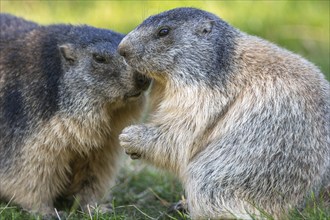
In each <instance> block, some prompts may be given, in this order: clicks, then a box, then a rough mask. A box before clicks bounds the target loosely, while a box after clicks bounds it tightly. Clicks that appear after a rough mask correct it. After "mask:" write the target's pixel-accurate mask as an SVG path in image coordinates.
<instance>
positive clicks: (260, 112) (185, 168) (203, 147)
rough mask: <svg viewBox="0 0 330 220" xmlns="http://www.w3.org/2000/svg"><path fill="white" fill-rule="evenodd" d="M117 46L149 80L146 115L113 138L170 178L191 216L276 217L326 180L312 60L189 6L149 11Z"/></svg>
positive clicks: (321, 108) (324, 123) (319, 90)
mask: <svg viewBox="0 0 330 220" xmlns="http://www.w3.org/2000/svg"><path fill="white" fill-rule="evenodd" d="M118 48H119V49H118V50H119V53H120V54H121V55H123V56H124V57H125V59H126V61H127V63H128V64H129V65H131V66H132V67H133V68H135V69H136V70H138V71H140V72H141V73H144V74H145V75H147V76H150V77H152V78H153V79H154V84H153V88H152V91H151V100H152V102H153V105H154V109H153V112H152V115H151V116H150V121H149V122H148V123H145V124H140V125H133V126H130V127H127V128H125V129H124V130H123V132H122V134H121V135H120V136H119V139H120V141H121V145H122V146H123V147H124V148H125V150H126V152H127V153H128V154H130V155H131V157H132V158H139V157H141V159H143V160H146V161H148V162H150V163H152V164H155V165H156V166H159V167H161V168H164V169H168V170H171V171H172V172H174V173H176V174H177V175H178V176H179V178H180V179H181V181H182V183H183V185H184V188H185V192H186V194H187V203H188V208H189V210H190V214H191V216H192V218H194V219H199V218H202V219H203V218H207V217H208V218H214V219H219V218H231V217H233V215H234V216H236V217H239V218H250V215H249V213H255V214H258V208H261V210H264V211H267V212H269V213H270V214H272V215H274V216H275V217H276V218H281V217H283V215H285V214H286V212H287V211H288V210H289V209H290V208H293V207H301V205H303V203H304V200H305V198H306V196H309V195H310V193H312V192H314V193H318V192H319V191H320V190H321V188H324V186H326V185H329V172H330V169H329V168H330V87H329V83H328V82H327V81H326V80H325V79H324V76H323V75H322V73H321V72H320V71H319V70H318V69H317V68H316V67H315V66H314V65H313V64H311V63H309V62H308V61H306V60H305V59H303V58H302V57H300V56H298V55H295V54H293V53H291V52H289V51H287V50H284V49H281V48H279V47H278V46H276V45H274V44H272V43H269V42H267V41H265V40H262V39H260V38H258V37H254V36H250V35H247V34H245V33H242V32H240V31H239V30H237V29H235V28H233V27H231V26H230V25H228V24H227V23H226V22H224V21H223V20H221V19H219V18H218V17H216V16H215V15H213V14H210V13H208V12H205V11H201V10H198V9H193V8H179V9H174V10H170V11H167V12H164V13H161V14H159V15H155V16H151V17H150V18H148V19H147V20H145V21H144V22H143V23H142V24H141V25H139V26H138V27H137V28H136V29H135V30H133V31H132V32H131V33H129V34H128V35H127V36H126V37H125V38H124V39H123V40H122V42H121V43H120V45H119V47H118ZM232 214H233V215H232Z"/></svg>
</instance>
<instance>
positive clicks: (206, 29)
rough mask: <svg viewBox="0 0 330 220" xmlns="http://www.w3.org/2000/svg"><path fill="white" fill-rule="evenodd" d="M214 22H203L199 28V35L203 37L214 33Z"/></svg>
mask: <svg viewBox="0 0 330 220" xmlns="http://www.w3.org/2000/svg"><path fill="white" fill-rule="evenodd" d="M213 25H214V20H207V21H202V22H201V23H200V24H199V25H198V27H197V33H198V34H199V35H201V36H204V35H208V34H209V33H211V32H212V29H213Z"/></svg>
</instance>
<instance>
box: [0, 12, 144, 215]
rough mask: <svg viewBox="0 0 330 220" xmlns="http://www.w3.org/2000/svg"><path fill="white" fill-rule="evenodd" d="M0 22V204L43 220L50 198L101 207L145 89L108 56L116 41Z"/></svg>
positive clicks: (81, 30) (5, 18)
mask: <svg viewBox="0 0 330 220" xmlns="http://www.w3.org/2000/svg"><path fill="white" fill-rule="evenodd" d="M0 21H1V26H0V28H1V35H0V51H1V53H0V197H1V198H2V199H5V200H7V201H9V200H11V201H13V202H14V203H17V204H19V205H21V206H22V207H23V208H24V209H27V210H30V211H35V212H38V213H41V214H43V215H50V216H51V214H52V213H55V212H54V208H53V203H54V201H55V200H56V199H57V198H58V197H70V196H71V197H72V196H74V197H75V198H76V199H77V200H79V201H80V205H81V206H82V208H86V205H88V204H90V205H92V206H95V204H96V203H97V204H100V202H101V201H102V199H103V198H104V199H107V194H108V191H109V189H110V187H111V184H112V182H113V181H114V179H115V174H116V168H117V163H118V157H119V154H120V153H121V152H122V150H121V149H122V148H121V147H120V146H119V143H118V142H119V141H118V135H119V133H120V131H121V130H122V129H123V128H124V127H125V126H128V125H129V124H130V123H132V120H133V119H136V118H138V117H139V115H140V112H141V110H142V107H143V103H144V97H143V94H142V93H143V91H144V90H145V89H146V88H147V87H148V84H149V81H150V80H148V79H147V78H146V77H144V76H141V75H139V74H137V72H136V71H133V70H132V69H130V68H129V67H128V66H127V64H126V63H125V62H124V59H123V58H122V57H121V56H120V55H119V54H118V53H117V46H118V44H119V42H120V41H121V39H122V38H123V36H124V35H122V34H119V33H115V32H113V31H110V30H105V29H98V28H93V27H90V26H72V25H50V26H41V25H38V24H36V23H34V22H29V21H26V20H24V19H22V18H18V17H15V16H12V15H9V14H1V15H0ZM105 208H106V206H105Z"/></svg>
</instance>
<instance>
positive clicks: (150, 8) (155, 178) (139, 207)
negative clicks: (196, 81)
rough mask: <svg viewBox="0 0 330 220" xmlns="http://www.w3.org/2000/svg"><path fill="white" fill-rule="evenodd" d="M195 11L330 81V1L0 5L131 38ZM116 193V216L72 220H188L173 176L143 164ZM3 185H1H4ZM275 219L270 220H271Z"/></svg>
mask: <svg viewBox="0 0 330 220" xmlns="http://www.w3.org/2000/svg"><path fill="white" fill-rule="evenodd" d="M182 6H193V7H198V8H201V9H204V10H207V11H210V12H213V13H215V14H217V15H219V16H220V17H222V18H223V19H224V20H226V21H228V22H229V23H231V24H232V25H233V26H235V27H237V28H239V29H241V30H242V31H245V32H247V33H250V34H253V35H257V36H260V37H262V38H265V39H267V40H269V41H272V42H274V43H276V44H278V45H280V46H282V47H285V48H287V49H289V50H291V51H293V52H296V53H298V54H301V55H302V56H303V57H305V58H307V59H308V60H310V61H311V62H313V63H315V64H316V65H317V66H319V67H320V69H321V70H322V72H323V73H324V74H325V76H326V77H327V79H328V80H330V64H329V62H330V61H329V60H330V58H329V41H330V40H329V39H330V36H329V35H330V34H329V33H330V30H329V27H330V24H329V19H330V18H329V8H330V1H327V0H326V1H169V2H165V1H17V0H16V1H12V0H11V1H8V0H1V1H0V11H1V12H7V13H12V14H14V15H17V16H22V17H25V18H27V19H30V20H33V21H36V22H39V23H41V24H51V23H72V24H83V23H85V24H89V25H93V26H96V27H102V28H109V29H113V30H116V31H118V32H122V33H128V32H129V31H130V30H132V29H133V28H134V27H136V26H137V25H138V24H139V23H141V22H142V21H143V20H144V19H145V18H146V17H148V16H149V15H151V14H155V13H159V12H161V11H164V10H168V9H171V8H175V7H182ZM125 163H126V164H125V166H124V168H122V169H121V172H120V175H119V177H118V182H117V184H116V186H115V187H114V188H113V189H112V190H113V206H114V213H113V214H111V215H101V214H99V213H96V214H95V215H90V214H82V213H80V212H79V211H75V210H73V211H74V212H73V213H72V214H70V215H69V219H72V220H75V219H85V220H87V219H93V220H103V219H110V220H117V219H189V217H188V216H187V215H185V214H182V213H167V211H168V209H169V207H170V206H171V204H173V203H175V202H177V201H178V200H180V199H181V197H182V195H183V189H182V188H181V185H180V183H179V182H178V181H177V180H176V179H175V178H174V177H173V176H171V175H170V174H168V173H165V172H161V173H160V172H159V170H155V169H153V168H151V167H150V166H147V165H145V164H143V163H141V162H139V161H133V162H132V161H130V160H129V159H127V160H126V161H125ZM0 181H1V180H0ZM329 218H330V210H329V206H327V205H326V204H316V203H315V202H311V203H310V204H308V206H307V207H306V208H305V209H304V210H302V211H298V210H294V211H292V213H291V214H290V219H306V220H307V219H308V220H309V219H329ZM8 219H13V220H15V219H16V220H21V219H24V220H29V219H31V220H32V219H40V218H38V217H35V216H33V215H29V214H28V213H26V212H24V211H22V210H21V209H19V208H18V207H16V206H15V205H13V204H11V203H2V204H0V220H8ZM270 219H271V217H270Z"/></svg>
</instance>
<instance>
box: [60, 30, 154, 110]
mask: <svg viewBox="0 0 330 220" xmlns="http://www.w3.org/2000/svg"><path fill="white" fill-rule="evenodd" d="M70 38H71V39H70ZM122 38H123V35H121V34H118V33H115V32H112V31H109V30H102V29H96V28H92V27H88V26H81V27H73V29H72V30H71V31H70V32H69V38H68V40H67V41H66V42H64V43H61V44H58V51H59V53H60V57H61V65H62V71H63V82H62V83H63V84H64V89H63V90H62V94H61V95H60V97H61V99H62V100H61V101H62V104H64V106H65V108H67V107H69V108H72V110H74V111H76V108H82V109H85V110H88V109H89V108H90V107H93V106H94V107H95V106H99V104H100V105H103V104H105V103H106V104H109V105H108V106H110V107H113V108H116V107H118V106H121V105H122V104H124V103H125V102H127V101H131V100H135V99H137V98H139V97H140V96H141V94H142V92H143V91H144V90H146V89H147V88H148V86H149V83H150V80H149V79H148V78H146V77H145V76H143V75H141V74H139V73H138V72H137V71H136V70H133V69H132V68H130V67H129V66H128V65H127V64H126V63H125V61H124V59H123V58H122V57H121V56H120V55H119V54H118V53H117V46H118V44H119V42H120V40H121V39H122Z"/></svg>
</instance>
